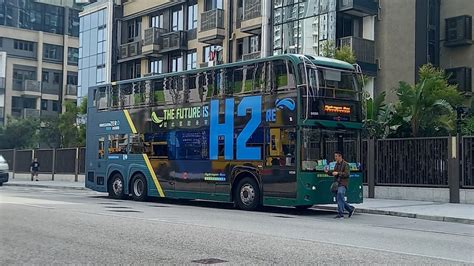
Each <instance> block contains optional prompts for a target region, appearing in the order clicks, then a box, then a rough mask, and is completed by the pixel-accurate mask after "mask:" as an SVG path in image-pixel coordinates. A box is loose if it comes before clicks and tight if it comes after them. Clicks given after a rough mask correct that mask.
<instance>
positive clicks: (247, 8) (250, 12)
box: [240, 0, 262, 34]
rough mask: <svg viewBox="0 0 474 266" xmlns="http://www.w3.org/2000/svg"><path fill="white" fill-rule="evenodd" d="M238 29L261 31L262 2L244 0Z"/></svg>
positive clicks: (252, 31)
mask: <svg viewBox="0 0 474 266" xmlns="http://www.w3.org/2000/svg"><path fill="white" fill-rule="evenodd" d="M240 30H241V31H242V32H247V33H251V34H259V33H261V31H262V4H261V1H260V0H246V1H245V2H244V11H243V19H242V22H241V24H240Z"/></svg>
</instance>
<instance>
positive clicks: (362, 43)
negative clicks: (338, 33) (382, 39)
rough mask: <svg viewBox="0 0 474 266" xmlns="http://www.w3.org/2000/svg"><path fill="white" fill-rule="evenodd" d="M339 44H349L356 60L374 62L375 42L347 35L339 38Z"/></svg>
mask: <svg viewBox="0 0 474 266" xmlns="http://www.w3.org/2000/svg"><path fill="white" fill-rule="evenodd" d="M339 46H341V47H342V46H349V47H351V49H352V51H354V55H355V57H356V59H357V61H361V62H366V63H371V64H375V42H374V41H371V40H366V39H363V38H359V37H354V36H348V37H343V38H340V39H339Z"/></svg>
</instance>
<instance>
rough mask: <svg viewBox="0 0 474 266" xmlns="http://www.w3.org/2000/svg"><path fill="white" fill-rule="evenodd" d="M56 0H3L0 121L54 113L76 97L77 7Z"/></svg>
mask: <svg viewBox="0 0 474 266" xmlns="http://www.w3.org/2000/svg"><path fill="white" fill-rule="evenodd" d="M53 2H54V1H23V0H5V1H0V124H3V123H5V122H6V121H7V118H8V117H10V116H11V117H17V118H25V117H48V116H50V117H55V116H57V115H58V114H59V113H61V112H62V111H64V110H63V109H62V104H63V103H64V101H66V100H72V101H76V98H77V79H78V73H77V64H78V58H79V51H78V47H79V39H78V36H79V17H78V14H79V10H78V9H77V7H76V6H75V5H74V4H73V3H72V2H69V4H66V3H65V2H61V3H60V5H56V4H51V3H53Z"/></svg>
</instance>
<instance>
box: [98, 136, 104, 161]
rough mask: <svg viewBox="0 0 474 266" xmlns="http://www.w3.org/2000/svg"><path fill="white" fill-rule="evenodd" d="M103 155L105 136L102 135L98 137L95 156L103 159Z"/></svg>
mask: <svg viewBox="0 0 474 266" xmlns="http://www.w3.org/2000/svg"><path fill="white" fill-rule="evenodd" d="M104 157H105V138H104V137H99V145H98V152H97V158H98V159H104Z"/></svg>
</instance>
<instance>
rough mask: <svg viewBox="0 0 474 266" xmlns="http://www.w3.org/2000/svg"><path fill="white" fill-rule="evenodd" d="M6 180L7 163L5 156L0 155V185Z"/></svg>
mask: <svg viewBox="0 0 474 266" xmlns="http://www.w3.org/2000/svg"><path fill="white" fill-rule="evenodd" d="M6 182H8V163H7V161H6V160H5V158H3V156H2V155H0V186H2V185H3V183H6Z"/></svg>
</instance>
